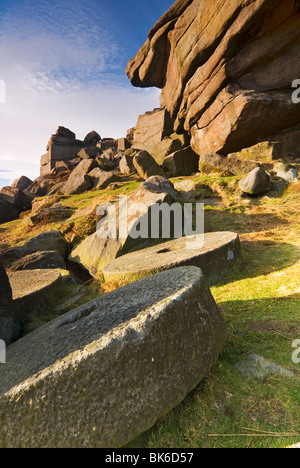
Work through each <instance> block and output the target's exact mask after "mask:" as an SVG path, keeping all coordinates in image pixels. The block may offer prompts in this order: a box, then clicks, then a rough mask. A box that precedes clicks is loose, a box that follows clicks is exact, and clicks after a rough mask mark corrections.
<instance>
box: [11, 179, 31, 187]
mask: <svg viewBox="0 0 300 468" xmlns="http://www.w3.org/2000/svg"><path fill="white" fill-rule="evenodd" d="M32 183H33V182H32V180H30V179H28V177H26V176H22V177H19V179H16V180H14V181H13V183H12V184H11V186H12V188H18V189H20V190H26V189H27V188H28V187H30V185H32Z"/></svg>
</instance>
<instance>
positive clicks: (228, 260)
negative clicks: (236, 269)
mask: <svg viewBox="0 0 300 468" xmlns="http://www.w3.org/2000/svg"><path fill="white" fill-rule="evenodd" d="M197 239H198V240H199V242H200V243H202V244H203V247H201V248H197V249H195V248H192V247H193V245H194V244H195V243H194V240H195V236H191V237H182V238H181V239H175V240H171V241H169V242H165V243H163V244H160V245H156V246H154V247H150V248H148V249H144V250H139V251H137V252H133V253H130V254H127V255H124V256H122V257H119V258H117V259H116V260H113V261H112V262H111V263H109V264H108V265H106V266H105V267H104V269H103V274H104V278H105V280H106V281H125V282H126V283H127V282H129V283H130V282H132V281H135V280H136V279H140V278H145V277H146V276H150V275H153V274H155V273H158V272H160V271H164V270H170V269H172V268H176V267H179V266H188V265H190V266H197V267H199V268H201V269H202V271H203V272H204V274H205V275H206V278H207V280H208V282H209V283H210V284H214V283H216V282H218V281H219V280H220V279H221V278H222V277H223V276H224V275H225V274H226V273H227V272H228V271H229V269H230V268H231V266H232V265H233V263H235V262H236V261H237V260H238V259H240V258H241V245H240V241H239V237H238V235H237V234H235V233H232V232H212V233H207V234H204V240H203V235H198V236H197Z"/></svg>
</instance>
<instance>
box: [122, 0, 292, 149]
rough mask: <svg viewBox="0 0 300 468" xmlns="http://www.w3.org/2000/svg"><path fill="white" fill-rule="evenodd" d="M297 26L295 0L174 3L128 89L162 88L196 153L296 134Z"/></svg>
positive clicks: (139, 58) (131, 70)
mask: <svg viewBox="0 0 300 468" xmlns="http://www.w3.org/2000/svg"><path fill="white" fill-rule="evenodd" d="M299 26H300V15H299V5H298V1H297V2H295V0H285V1H284V2H282V1H280V0H273V1H270V0H252V1H245V0H225V1H224V0H216V1H214V2H212V1H211V0H177V1H176V2H175V3H174V5H173V6H172V7H171V8H170V10H169V11H168V12H167V13H166V14H165V15H164V16H163V17H162V18H161V19H160V20H159V21H158V22H157V23H156V25H155V26H154V27H153V28H152V30H151V31H150V32H149V35H148V40H147V42H146V43H145V44H144V46H143V47H142V48H141V49H140V50H139V52H138V53H137V55H136V57H134V58H133V59H132V60H131V61H130V62H129V64H128V66H127V74H128V76H129V78H130V80H131V82H132V84H133V85H134V86H139V87H148V86H156V87H158V88H162V94H163V102H164V104H165V106H166V109H167V111H168V112H169V113H170V115H171V118H172V119H174V120H175V125H174V129H175V130H176V131H178V132H179V133H180V132H183V131H184V130H185V131H190V132H191V135H192V141H191V145H192V148H193V150H194V151H195V152H197V153H198V154H209V153H216V152H219V153H221V154H224V155H227V154H229V153H234V152H237V151H240V150H241V149H243V148H246V147H250V146H252V145H254V144H256V143H259V142H260V141H266V140H269V137H272V139H273V136H274V135H276V134H279V133H280V132H282V131H285V130H289V132H291V133H293V132H294V131H296V127H295V126H296V125H297V124H298V123H299V118H300V106H299V105H295V104H293V102H292V99H291V92H292V89H291V84H292V83H293V81H294V80H295V77H298V76H300V60H299V30H300V27H299ZM293 127H295V128H293ZM298 130H299V129H298ZM298 130H297V131H298ZM286 141H287V140H286ZM298 141H299V140H298Z"/></svg>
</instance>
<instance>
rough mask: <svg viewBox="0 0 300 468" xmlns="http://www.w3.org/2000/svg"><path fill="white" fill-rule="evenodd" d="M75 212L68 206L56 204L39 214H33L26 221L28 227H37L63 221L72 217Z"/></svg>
mask: <svg viewBox="0 0 300 468" xmlns="http://www.w3.org/2000/svg"><path fill="white" fill-rule="evenodd" d="M72 214H73V210H72V209H71V208H70V207H68V206H63V205H61V204H60V203H55V204H54V205H52V206H50V207H49V208H45V209H43V210H40V211H39V212H38V213H36V214H35V213H34V214H31V215H30V216H28V217H27V218H26V219H25V222H26V224H27V225H28V226H35V225H37V224H40V223H45V224H46V223H50V222H54V221H61V220H64V219H67V218H70V216H72Z"/></svg>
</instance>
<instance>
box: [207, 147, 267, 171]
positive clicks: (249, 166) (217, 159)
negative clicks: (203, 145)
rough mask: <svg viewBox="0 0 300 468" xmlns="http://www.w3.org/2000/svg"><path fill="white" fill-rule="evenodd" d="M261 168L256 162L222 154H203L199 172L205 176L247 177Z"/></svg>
mask: <svg viewBox="0 0 300 468" xmlns="http://www.w3.org/2000/svg"><path fill="white" fill-rule="evenodd" d="M257 167H260V164H258V163H257V162H256V161H248V160H245V159H242V160H240V159H236V158H234V157H231V156H230V157H229V156H228V157H225V156H222V155H220V154H216V153H213V154H202V155H201V156H200V159H199V170H200V171H201V172H203V173H204V174H211V173H217V174H220V175H222V176H233V175H237V176H239V175H245V174H249V172H251V171H253V170H254V169H256V168H257Z"/></svg>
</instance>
